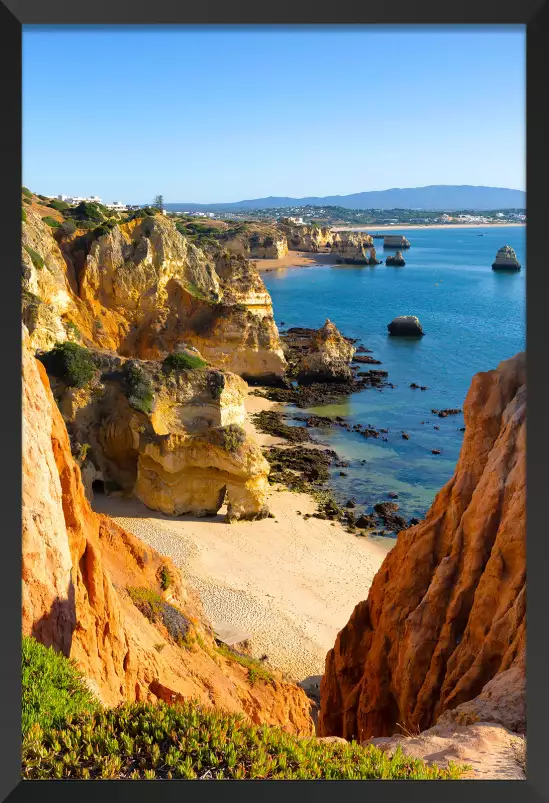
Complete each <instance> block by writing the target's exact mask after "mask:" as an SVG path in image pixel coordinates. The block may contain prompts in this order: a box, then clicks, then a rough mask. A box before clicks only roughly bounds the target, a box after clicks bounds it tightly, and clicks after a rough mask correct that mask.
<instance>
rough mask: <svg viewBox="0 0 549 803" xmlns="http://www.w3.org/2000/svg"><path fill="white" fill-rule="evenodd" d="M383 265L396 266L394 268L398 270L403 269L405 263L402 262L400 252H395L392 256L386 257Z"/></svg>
mask: <svg viewBox="0 0 549 803" xmlns="http://www.w3.org/2000/svg"><path fill="white" fill-rule="evenodd" d="M385 264H386V265H396V267H398V268H402V267H404V265H405V264H406V262H405V261H404V258H403V256H402V251H397V252H396V254H395V255H394V256H389V257H387V259H386V260H385Z"/></svg>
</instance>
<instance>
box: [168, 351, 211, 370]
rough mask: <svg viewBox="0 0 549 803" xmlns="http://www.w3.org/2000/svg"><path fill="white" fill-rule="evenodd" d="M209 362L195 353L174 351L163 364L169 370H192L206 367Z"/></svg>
mask: <svg viewBox="0 0 549 803" xmlns="http://www.w3.org/2000/svg"><path fill="white" fill-rule="evenodd" d="M207 364H208V363H207V362H206V361H205V360H203V359H202V357H198V356H196V355H195V354H187V353H185V352H176V351H173V352H172V353H171V354H168V356H167V357H166V358H165V360H164V361H163V363H162V365H163V366H164V368H165V369H166V370H167V371H192V370H193V369H195V368H204V366H205V365H207Z"/></svg>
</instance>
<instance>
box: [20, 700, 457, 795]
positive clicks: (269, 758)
mask: <svg viewBox="0 0 549 803" xmlns="http://www.w3.org/2000/svg"><path fill="white" fill-rule="evenodd" d="M460 774H461V771H460V768H458V767H457V766H455V765H453V764H452V765H450V767H449V769H447V770H442V769H439V768H437V767H429V766H428V765H427V764H425V763H424V762H423V761H421V760H419V759H413V758H408V757H406V756H404V755H403V754H402V752H401V751H400V750H397V752H396V753H395V755H394V756H392V757H389V756H388V755H387V754H386V753H383V752H382V751H381V750H379V749H378V748H376V747H367V748H364V747H360V746H359V745H357V744H354V743H351V744H343V743H336V744H330V743H328V744H327V743H324V742H319V741H317V740H316V739H314V738H311V737H308V738H300V737H297V736H293V735H290V734H288V733H285V732H284V731H282V730H281V729H279V728H273V727H268V726H266V725H262V726H257V725H250V724H248V722H246V720H245V719H244V718H243V717H242V716H240V715H236V714H228V713H224V712H220V711H217V710H214V709H206V708H203V707H202V706H200V705H199V704H198V703H196V702H195V701H192V700H190V701H185V702H184V703H182V704H177V705H173V706H170V705H167V704H166V703H158V704H156V705H152V704H150V703H126V704H124V705H122V706H119V707H117V708H114V709H110V710H103V711H96V712H94V713H91V714H84V713H82V714H80V715H77V716H73V717H72V719H71V721H68V722H67V723H63V724H62V725H60V726H59V727H58V728H41V727H40V726H39V725H35V726H34V727H33V728H31V729H30V731H29V732H28V733H27V735H26V737H25V740H24V743H23V778H25V779H47V778H59V779H61V778H64V779H90V778H93V779H95V778H103V779H108V778H111V779H132V780H139V779H145V780H154V779H235V780H238V779H248V778H255V779H265V780H266V779H272V780H276V779H279V780H282V779H283V780H314V779H326V780H373V779H381V778H383V779H400V780H412V779H413V780H416V779H417V780H430V779H456V778H459V777H460Z"/></svg>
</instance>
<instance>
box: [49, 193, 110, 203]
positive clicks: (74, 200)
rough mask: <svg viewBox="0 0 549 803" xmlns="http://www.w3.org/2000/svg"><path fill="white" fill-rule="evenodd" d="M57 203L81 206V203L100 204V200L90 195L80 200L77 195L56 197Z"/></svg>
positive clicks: (96, 196)
mask: <svg viewBox="0 0 549 803" xmlns="http://www.w3.org/2000/svg"><path fill="white" fill-rule="evenodd" d="M57 200H58V201H65V203H66V204H81V203H82V202H83V201H84V202H86V203H90V204H100V203H101V198H99V196H98V195H90V196H89V198H81V197H79V196H78V195H58V196H57Z"/></svg>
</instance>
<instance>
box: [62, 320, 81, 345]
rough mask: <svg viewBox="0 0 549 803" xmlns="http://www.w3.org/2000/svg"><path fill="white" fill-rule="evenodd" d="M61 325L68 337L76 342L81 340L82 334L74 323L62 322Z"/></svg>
mask: <svg viewBox="0 0 549 803" xmlns="http://www.w3.org/2000/svg"><path fill="white" fill-rule="evenodd" d="M63 324H64V326H65V331H66V333H67V334H68V335H72V336H73V337H75V338H76V339H77V340H81V339H82V333H81V332H80V329H79V328H78V326H77V325H76V324H75V323H73V322H72V321H63Z"/></svg>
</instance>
